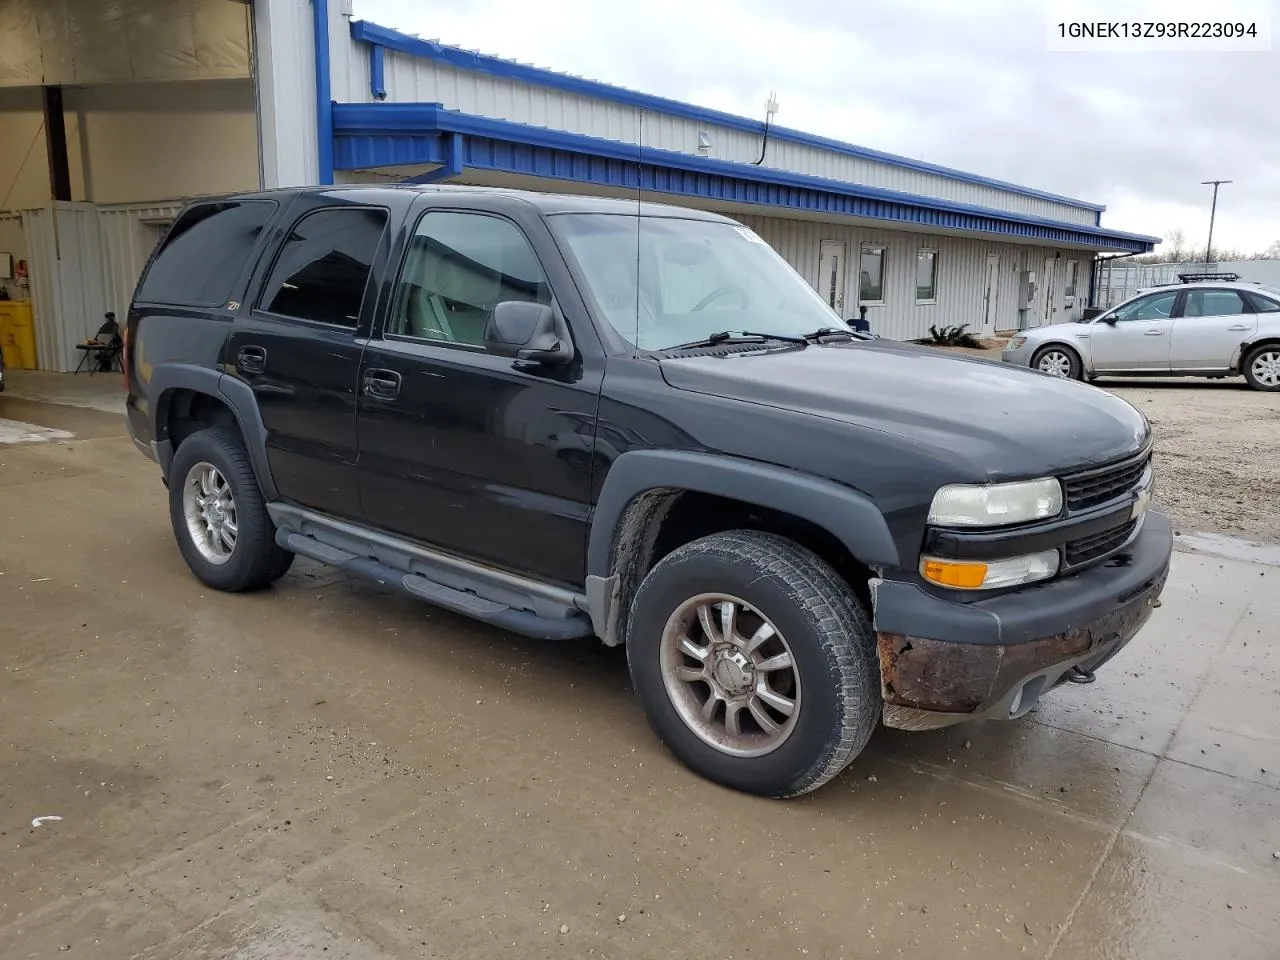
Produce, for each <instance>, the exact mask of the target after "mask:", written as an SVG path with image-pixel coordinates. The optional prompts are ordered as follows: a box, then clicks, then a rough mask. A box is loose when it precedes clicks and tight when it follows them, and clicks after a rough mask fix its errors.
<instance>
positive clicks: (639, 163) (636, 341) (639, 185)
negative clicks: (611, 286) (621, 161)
mask: <svg viewBox="0 0 1280 960" xmlns="http://www.w3.org/2000/svg"><path fill="white" fill-rule="evenodd" d="M637 123H638V126H639V129H638V132H637V136H636V302H635V325H636V326H635V331H634V334H635V335H634V336H633V337H632V338H631V349H632V356H634V357H639V356H640V224H641V219H640V206H641V191H642V190H643V189H644V185H643V179H644V107H641V108H640V115H639V117H638V118H637Z"/></svg>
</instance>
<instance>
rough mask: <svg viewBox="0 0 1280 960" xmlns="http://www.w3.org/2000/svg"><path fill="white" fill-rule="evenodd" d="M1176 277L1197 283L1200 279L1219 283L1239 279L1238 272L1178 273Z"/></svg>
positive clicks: (1185, 281) (1232, 281)
mask: <svg viewBox="0 0 1280 960" xmlns="http://www.w3.org/2000/svg"><path fill="white" fill-rule="evenodd" d="M1178 279H1179V280H1180V281H1182V282H1183V283H1199V282H1200V281H1201V280H1216V281H1218V282H1219V283H1234V282H1235V281H1237V280H1239V279H1240V274H1238V273H1180V274H1178Z"/></svg>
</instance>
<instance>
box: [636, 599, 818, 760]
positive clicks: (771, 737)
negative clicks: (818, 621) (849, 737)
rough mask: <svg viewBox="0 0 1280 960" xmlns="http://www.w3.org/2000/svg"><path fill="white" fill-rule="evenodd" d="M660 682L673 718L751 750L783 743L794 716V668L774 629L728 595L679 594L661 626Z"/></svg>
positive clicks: (722, 747)
mask: <svg viewBox="0 0 1280 960" xmlns="http://www.w3.org/2000/svg"><path fill="white" fill-rule="evenodd" d="M660 667H661V671H662V681H663V685H664V686H665V687H666V691H667V695H668V696H669V697H670V699H671V703H672V705H673V706H674V707H675V708H676V712H677V713H678V714H679V715H680V719H681V720H683V721H684V723H685V725H686V726H688V727H689V729H690V730H692V731H693V732H694V733H695V734H697V736H698V737H699V738H700V739H701V740H702V741H703V742H704V743H707V744H709V745H710V746H712V747H714V748H715V749H717V750H719V751H721V752H722V753H726V754H729V755H730V756H735V757H758V756H763V755H764V754H767V753H771V752H772V751H774V750H776V749H778V747H780V746H782V744H783V743H784V742H786V740H787V738H788V737H789V736H790V735H791V733H792V731H793V730H794V729H795V725H796V719H797V718H798V717H799V715H800V674H799V670H798V668H797V665H796V663H795V659H794V657H793V656H792V651H791V647H790V645H789V644H788V643H787V641H786V638H785V637H783V635H782V633H781V632H780V631H779V630H778V628H777V627H776V626H775V625H774V624H773V623H772V622H770V620H769V619H768V618H767V617H766V616H764V614H762V613H760V612H759V611H757V610H756V609H755V608H753V607H752V606H751V605H750V604H748V603H746V602H745V601H743V600H740V599H738V598H737V597H732V596H729V595H727V594H701V595H699V596H696V597H693V598H691V599H689V600H686V601H685V602H684V603H682V604H681V605H680V606H679V607H678V608H676V610H675V612H674V613H672V614H671V616H670V617H669V618H668V620H667V624H666V627H665V628H664V630H663V633H662V642H661V648H660Z"/></svg>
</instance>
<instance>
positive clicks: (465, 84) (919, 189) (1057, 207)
mask: <svg viewBox="0 0 1280 960" xmlns="http://www.w3.org/2000/svg"><path fill="white" fill-rule="evenodd" d="M332 45H333V46H334V47H335V48H339V47H340V46H345V47H349V48H352V49H346V50H342V51H341V52H342V53H343V54H344V56H343V57H342V58H341V59H339V58H338V57H335V59H334V62H333V90H334V94H333V95H334V99H335V100H347V101H349V102H370V101H372V95H371V93H370V91H369V58H368V56H367V47H365V45H364V44H356V43H354V42H348V43H346V44H345V45H339V44H337V43H334V44H332ZM361 54H364V55H361ZM385 82H386V89H387V100H388V101H389V102H439V103H443V104H444V105H445V106H446V107H448V108H451V109H456V110H461V111H463V112H464V113H471V114H476V115H479V116H485V117H493V118H496V119H502V120H511V121H514V122H518V123H528V124H533V125H535V126H542V127H547V128H550V129H553V130H562V131H565V132H569V133H578V134H583V135H586V136H593V137H601V138H604V139H609V140H617V141H621V142H624V143H643V144H645V145H646V146H651V147H656V148H660V149H665V150H673V151H678V152H681V153H689V154H697V152H698V150H697V146H698V133H699V131H703V132H705V133H707V134H708V135H709V137H710V139H711V148H710V150H709V151H708V153H707V154H706V155H707V156H710V157H715V158H718V159H722V160H730V161H736V162H746V163H751V162H754V161H755V160H756V159H757V158H758V157H759V155H760V137H759V136H758V135H757V134H754V133H746V132H743V131H740V130H734V129H731V128H728V127H720V126H715V125H712V124H702V123H698V122H696V121H693V120H686V119H683V118H681V117H673V116H669V115H665V114H657V113H652V112H647V113H644V115H643V120H642V117H641V113H642V111H641V110H640V109H639V108H637V107H632V106H628V105H625V104H621V103H614V102H612V101H608V100H601V99H597V98H594V97H586V96H579V95H577V94H573V93H569V92H567V91H562V90H556V89H554V88H551V87H544V86H535V85H532V84H528V83H524V82H521V81H517V80H509V79H506V78H503V77H495V76H493V75H491V74H487V73H480V72H475V71H469V70H459V69H456V68H454V67H450V66H447V65H444V64H440V63H437V62H436V61H433V60H427V59H423V58H419V57H412V56H409V55H407V54H402V53H397V52H395V51H390V50H388V51H386V61H385ZM642 123H643V129H642ZM765 159H766V166H769V167H773V168H775V169H779V170H786V171H788V172H792V173H801V174H808V175H811V176H816V177H826V178H828V179H831V180H839V181H845V182H849V183H859V184H864V185H867V186H873V187H881V188H884V189H889V190H900V191H903V192H905V193H913V194H919V195H923V196H928V197H936V198H939V199H944V200H953V201H957V202H960V203H970V204H974V205H977V206H982V207H989V208H992V209H996V210H1005V211H1009V212H1012V213H1021V214H1026V215H1029V216H1037V217H1045V218H1048V219H1052V220H1061V221H1065V222H1068V223H1076V224H1084V225H1086V226H1092V225H1094V220H1095V213H1094V211H1092V210H1086V209H1083V208H1080V207H1075V206H1071V205H1069V204H1063V203H1058V202H1055V201H1053V200H1047V199H1042V198H1039V197H1028V196H1023V195H1021V194H1016V193H1010V192H1008V191H1005V190H1001V189H1000V188H998V187H992V186H987V185H984V184H974V183H969V182H966V181H963V180H955V179H951V178H949V177H945V176H942V175H940V174H935V173H928V172H925V171H918V170H909V169H905V168H903V167H898V166H894V165H892V164H888V163H881V162H878V161H874V160H867V159H863V158H860V157H852V156H849V155H847V154H841V153H837V152H835V151H832V150H823V149H820V148H817V147H811V146H807V145H804V144H798V143H791V142H786V141H777V140H771V141H770V143H769V147H768V153H767V156H766V158H765Z"/></svg>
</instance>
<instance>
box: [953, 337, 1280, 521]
mask: <svg viewBox="0 0 1280 960" xmlns="http://www.w3.org/2000/svg"><path fill="white" fill-rule="evenodd" d="M985 344H986V346H985V348H984V349H981V350H967V349H964V348H959V347H950V348H947V349H949V350H952V351H954V352H956V353H961V354H966V355H968V356H974V357H981V358H983V359H986V360H994V361H997V362H998V361H999V360H1000V350H1001V347H1002V342H1001V341H998V340H988V341H985ZM1096 386H1098V387H1101V388H1102V389H1104V390H1109V391H1110V392H1112V393H1114V394H1116V396H1119V397H1124V399H1126V400H1128V401H1129V402H1130V403H1132V404H1133V405H1134V406H1135V407H1137V408H1138V409H1140V410H1141V411H1142V412H1143V413H1145V414H1146V415H1147V419H1149V420H1150V421H1151V425H1152V427H1153V428H1154V430H1155V435H1156V502H1157V503H1158V504H1159V505H1160V507H1161V508H1162V509H1163V510H1164V511H1165V512H1166V513H1167V514H1168V515H1169V516H1170V518H1171V519H1172V520H1173V521H1174V525H1175V527H1176V528H1177V530H1178V532H1179V533H1216V534H1226V535H1228V536H1233V537H1243V538H1246V539H1250V540H1260V541H1269V542H1280V394H1276V393H1260V392H1258V391H1256V390H1250V389H1249V387H1248V386H1246V384H1245V382H1244V379H1243V378H1239V377H1237V378H1232V379H1227V380H1205V379H1202V378H1198V377H1178V378H1174V377H1171V378H1169V379H1155V378H1146V377H1144V378H1142V379H1133V378H1131V379H1128V380H1121V379H1111V380H1099V381H1097V382H1096Z"/></svg>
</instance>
